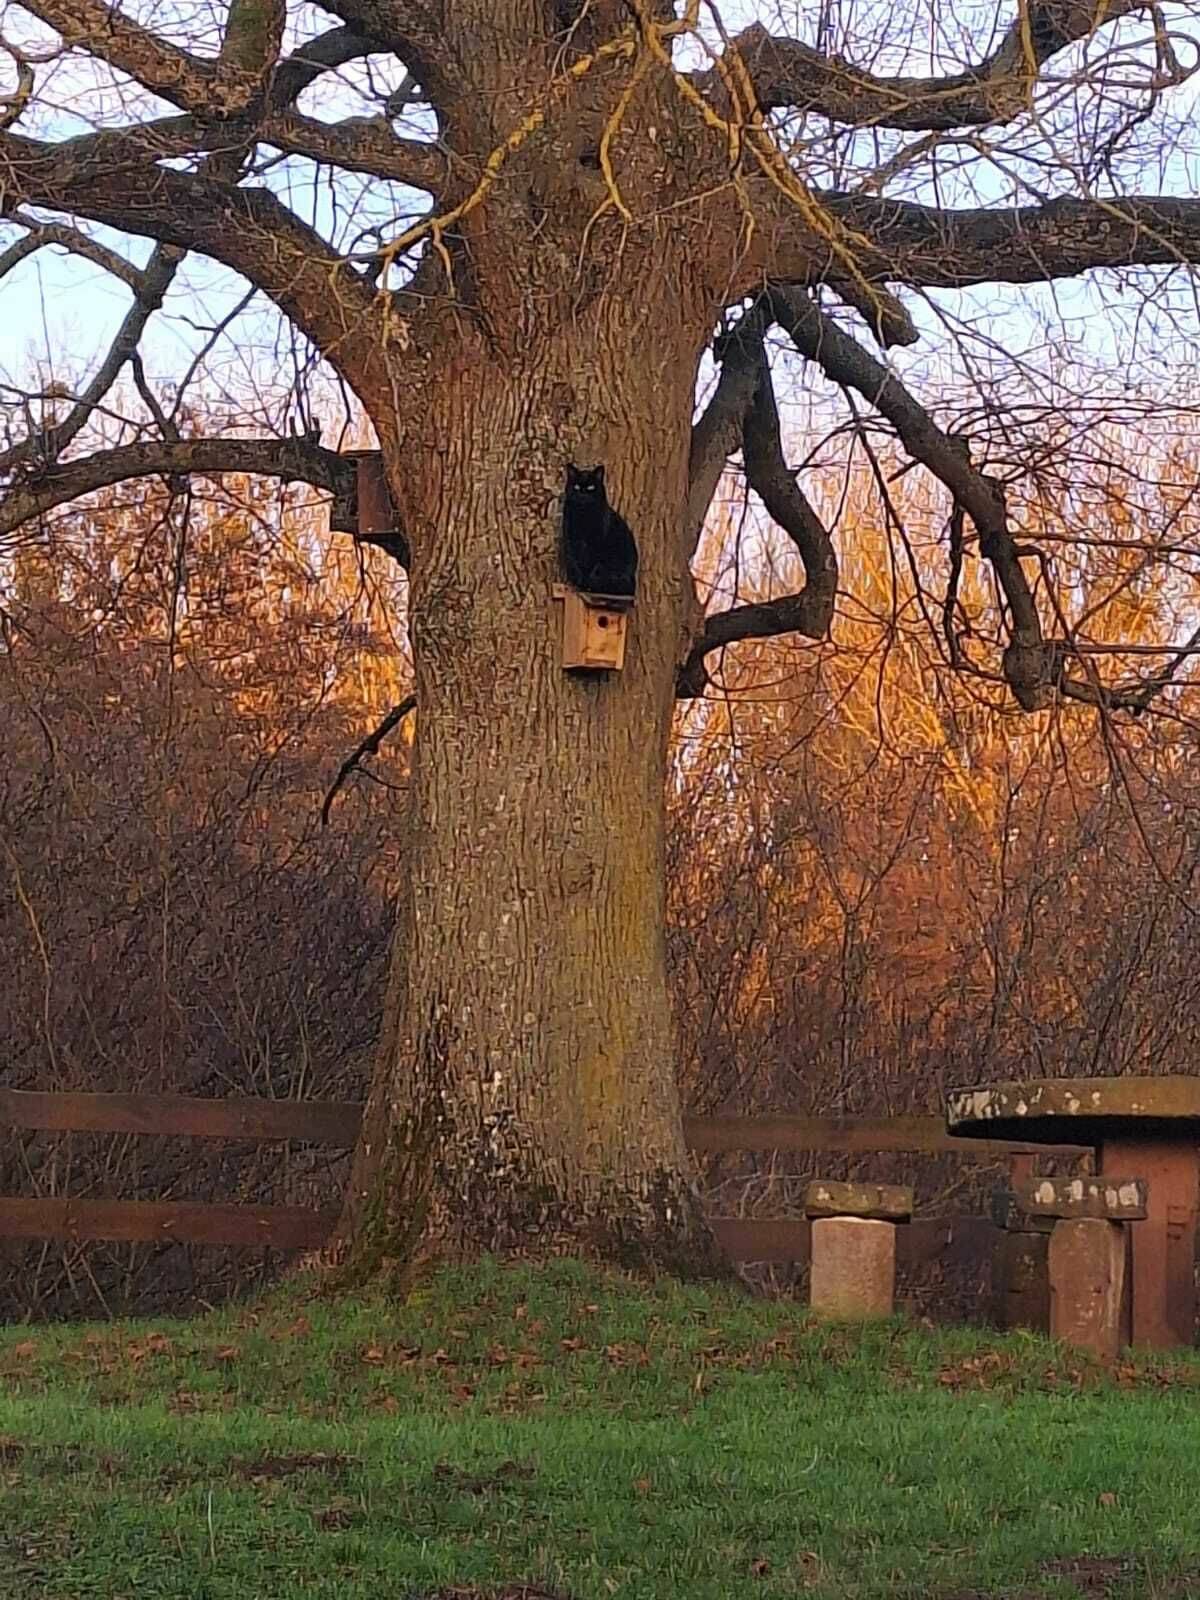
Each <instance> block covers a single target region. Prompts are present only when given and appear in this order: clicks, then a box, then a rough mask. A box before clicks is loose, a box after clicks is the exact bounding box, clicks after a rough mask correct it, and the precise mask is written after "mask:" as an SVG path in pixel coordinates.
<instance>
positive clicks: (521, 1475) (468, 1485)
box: [433, 1461, 537, 1595]
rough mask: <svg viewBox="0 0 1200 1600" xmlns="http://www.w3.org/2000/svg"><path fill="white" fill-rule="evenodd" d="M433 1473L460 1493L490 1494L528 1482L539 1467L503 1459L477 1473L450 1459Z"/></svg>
mask: <svg viewBox="0 0 1200 1600" xmlns="http://www.w3.org/2000/svg"><path fill="white" fill-rule="evenodd" d="M433 1475H434V1477H435V1478H438V1479H440V1480H441V1481H443V1482H444V1483H447V1484H450V1485H452V1486H453V1487H454V1488H455V1489H457V1490H458V1492H459V1493H460V1494H489V1493H491V1491H492V1490H493V1489H503V1488H506V1487H507V1486H508V1485H509V1484H512V1483H528V1482H529V1481H530V1480H531V1479H532V1478H535V1477H536V1476H537V1469H536V1468H535V1467H534V1466H532V1465H531V1464H530V1463H529V1462H528V1461H502V1462H501V1463H500V1465H499V1466H498V1467H494V1468H493V1469H492V1471H491V1472H486V1473H482V1474H478V1475H476V1474H472V1473H468V1472H461V1471H460V1470H459V1469H458V1468H457V1467H456V1466H453V1465H452V1464H451V1463H450V1462H448V1461H439V1462H438V1464H437V1465H436V1466H435V1467H434V1469H433ZM467 1592H468V1593H469V1592H470V1591H467ZM530 1594H531V1595H532V1594H533V1591H532V1590H530Z"/></svg>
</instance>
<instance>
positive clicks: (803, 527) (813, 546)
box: [676, 312, 838, 696]
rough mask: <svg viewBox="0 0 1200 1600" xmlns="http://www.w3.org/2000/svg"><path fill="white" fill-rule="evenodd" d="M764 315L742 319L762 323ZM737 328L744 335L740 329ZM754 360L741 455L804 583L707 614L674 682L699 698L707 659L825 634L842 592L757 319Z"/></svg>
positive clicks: (747, 338) (744, 349) (750, 342)
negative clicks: (800, 479)
mask: <svg viewBox="0 0 1200 1600" xmlns="http://www.w3.org/2000/svg"><path fill="white" fill-rule="evenodd" d="M758 316H759V313H757V312H752V313H751V314H750V317H749V318H747V319H745V320H746V321H750V320H751V319H755V320H756V321H757V319H758ZM737 332H738V333H739V334H740V333H741V329H740V328H739V329H738V330H737ZM747 354H749V355H750V358H751V359H752V360H753V362H754V365H755V368H756V370H757V377H758V381H757V383H756V385H755V388H754V393H753V398H752V400H751V402H750V405H749V407H748V408H747V409H746V410H745V411H744V412H743V419H742V460H743V463H744V465H745V468H746V477H747V479H748V481H749V483H750V486H751V488H752V489H753V490H754V491H755V493H756V494H757V495H758V497H759V499H760V500H761V501H762V503H763V505H764V506H765V507H766V509H767V512H768V514H769V515H770V517H771V518H772V520H773V521H774V522H776V523H777V524H778V525H779V527H781V528H782V529H783V531H784V532H785V533H786V534H787V535H788V537H789V538H790V539H791V541H792V543H793V544H794V545H795V546H796V549H797V551H798V552H799V555H800V559H801V561H802V562H803V563H804V576H805V585H804V588H803V589H802V590H800V592H799V593H798V594H790V595H784V596H781V597H780V598H779V599H776V600H770V601H766V602H764V603H762V604H760V605H748V606H736V607H734V608H732V609H731V610H728V611H719V612H717V613H716V614H715V615H713V616H710V617H708V618H706V620H705V624H704V628H703V630H702V632H701V634H700V637H699V639H697V641H696V643H695V644H694V645H693V647H692V649H691V651H690V653H689V655H688V657H687V660H686V661H685V662H684V664H683V666H682V667H681V669H680V671H679V675H678V678H677V680H676V693H677V694H679V695H681V696H695V695H698V694H700V693H702V692H703V689H704V685H705V683H706V682H707V680H708V673H707V669H706V667H705V664H704V663H705V657H706V656H708V655H709V654H710V653H711V652H712V651H714V650H718V649H720V648H721V647H722V646H723V645H727V644H732V643H734V642H735V641H737V640H739V639H761V638H770V637H773V636H774V635H776V634H780V633H802V634H804V635H805V636H806V637H807V638H810V639H825V638H828V636H829V628H830V625H831V623H832V621H833V607H834V602H835V600H836V598H837V583H838V565H837V556H836V555H835V553H834V548H833V541H832V540H831V539H830V537H829V534H828V531H827V530H826V528H825V525H824V523H823V522H822V521H821V519H820V517H818V515H817V513H816V512H815V511H814V510H813V507H812V506H811V504H810V503H809V501H808V499H807V497H806V496H805V495H804V493H803V492H802V490H801V489H800V486H799V484H797V482H796V477H795V474H794V473H793V472H792V471H791V469H790V468H789V467H788V464H787V461H786V459H785V457H784V454H783V441H782V439H781V438H780V432H779V411H778V408H777V406H776V404H775V388H774V384H773V382H772V379H771V367H770V363H769V362H768V360H767V353H766V349H765V347H764V345H763V341H762V334H761V331H758V332H757V335H756V330H755V327H754V326H753V325H752V326H751V327H750V328H749V329H748V330H747V332H746V334H745V335H744V336H743V337H742V339H741V340H740V349H739V351H738V355H739V356H740V357H741V358H742V359H745V358H746V356H747Z"/></svg>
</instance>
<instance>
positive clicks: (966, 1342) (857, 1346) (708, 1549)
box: [0, 1264, 1200, 1600]
mask: <svg viewBox="0 0 1200 1600" xmlns="http://www.w3.org/2000/svg"><path fill="white" fill-rule="evenodd" d="M518 1583H527V1584H530V1585H535V1584H536V1585H540V1586H541V1587H540V1588H537V1589H533V1588H531V1589H529V1590H528V1591H522V1590H521V1589H519V1588H516V1587H514V1588H511V1589H510V1590H509V1593H510V1594H513V1595H519V1594H521V1593H523V1592H525V1593H528V1594H530V1595H533V1594H538V1595H540V1594H542V1593H543V1592H545V1593H547V1594H553V1595H554V1596H556V1597H557V1596H560V1595H561V1596H568V1597H570V1600H610V1597H612V1596H618V1597H627V1600H643V1597H650V1596H655V1597H660V1596H661V1597H664V1600H666V1597H671V1596H680V1597H687V1600H739V1597H741V1596H755V1597H758V1600H776V1597H782V1596H788V1597H797V1596H806V1597H810V1600H874V1597H882V1596H896V1597H899V1596H911V1597H913V1600H916V1597H918V1596H920V1597H922V1600H924V1597H927V1596H929V1597H933V1600H983V1597H985V1596H1005V1597H1020V1600H1027V1597H1028V1600H1033V1597H1034V1596H1037V1597H1042V1596H1045V1597H1049V1596H1078V1595H1083V1596H1086V1597H1088V1600H1098V1597H1101V1596H1109V1595H1111V1596H1120V1597H1122V1600H1124V1597H1129V1600H1133V1597H1135V1596H1136V1597H1138V1600H1142V1597H1152V1596H1156V1595H1158V1596H1164V1597H1166V1596H1170V1597H1172V1600H1176V1597H1182V1596H1190V1595H1196V1596H1200V1364H1198V1363H1196V1362H1190V1361H1184V1360H1166V1359H1162V1360H1157V1361H1144V1362H1137V1363H1132V1362H1131V1363H1130V1364H1129V1365H1128V1366H1124V1367H1121V1368H1119V1369H1117V1370H1116V1371H1115V1372H1112V1373H1103V1372H1100V1371H1098V1370H1096V1369H1094V1368H1091V1367H1089V1366H1088V1365H1087V1364H1086V1363H1084V1362H1081V1361H1079V1360H1077V1359H1075V1358H1072V1357H1070V1356H1067V1355H1065V1354H1064V1353H1063V1352H1062V1351H1060V1350H1057V1349H1055V1347H1053V1346H1051V1345H1049V1344H1047V1343H1044V1342H1041V1341H1037V1340H1033V1339H1029V1340H1022V1339H1012V1338H1010V1339H1006V1340H1000V1339H981V1338H980V1337H978V1336H976V1335H972V1334H968V1333H965V1332H964V1333H953V1334H940V1335H935V1334H932V1333H930V1332H927V1331H922V1330H920V1329H914V1328H911V1327H906V1326H903V1325H901V1324H899V1323H895V1324H887V1325H884V1326H881V1327H877V1328H875V1329H872V1330H870V1331H867V1332H856V1331H852V1330H846V1329H837V1328H817V1327H813V1326H811V1325H809V1324H807V1323H806V1322H805V1320H804V1319H803V1317H802V1316H801V1315H800V1314H799V1313H798V1312H797V1310H796V1309H795V1308H794V1307H790V1306H786V1305H780V1304H777V1303H776V1304H772V1303H752V1302H748V1301H744V1300H741V1299H738V1298H737V1297H736V1296H735V1295H734V1294H732V1293H727V1292H720V1293H709V1292H702V1291H698V1290H683V1289H679V1288H675V1287H666V1286H664V1287H662V1288H659V1289H655V1290H651V1291H647V1290H642V1289H637V1288H633V1287H631V1286H630V1285H628V1284H627V1283H625V1282H624V1281H623V1280H620V1279H618V1278H615V1277H604V1276H601V1275H598V1274H595V1273H592V1272H590V1271H588V1270H586V1269H584V1268H582V1267H578V1266H575V1265H571V1264H562V1265H558V1266H555V1267H553V1268H550V1269H542V1270H539V1271H536V1272H535V1271H526V1270H517V1269H505V1268H500V1267H498V1266H494V1265H485V1266H483V1267H481V1268H478V1269H475V1270H473V1271H472V1272H470V1273H462V1274H456V1275H447V1276H444V1277H442V1278H440V1279H438V1280H437V1281H436V1282H435V1283H434V1284H433V1285H432V1286H431V1287H430V1288H429V1289H428V1290H426V1291H425V1292H423V1293H422V1294H421V1295H419V1296H417V1297H415V1298H414V1299H413V1300H412V1301H411V1302H410V1303H409V1304H408V1305H406V1306H404V1307H400V1308H397V1307H389V1306H387V1305H385V1304H382V1303H376V1302H370V1301H359V1302H355V1303H351V1304H343V1305H338V1306H335V1305H331V1304H328V1303H325V1302H322V1301H309V1300H307V1299H305V1298H304V1297H303V1296H302V1294H301V1293H300V1292H299V1291H297V1290H293V1291H291V1292H289V1294H287V1295H284V1296H280V1295H276V1296H273V1297H272V1298H271V1299H269V1300H265V1301H263V1302H262V1303H260V1304H258V1305H256V1306H253V1307H249V1308H247V1307H242V1308H238V1309H236V1310H233V1311H230V1312H226V1313H222V1314H220V1315H214V1316H212V1317H209V1318H206V1319H203V1320H200V1321H197V1322H191V1323H179V1324H170V1323H154V1324H149V1323H145V1324H134V1323H123V1324H117V1325H105V1326H95V1327H90V1328H81V1327H67V1328H61V1329H54V1330H41V1329H38V1330H24V1329H10V1330H7V1331H5V1332H0V1593H2V1594H3V1595H4V1597H5V1600H31V1597H33V1596H36V1597H38V1600H74V1597H77V1596H95V1597H101V1596H102V1597H104V1600H117V1597H126V1596H128V1597H129V1600H133V1597H134V1596H136V1597H137V1600H235V1597H236V1600H293V1597H299V1596H315V1595H322V1596H336V1597H337V1600H360V1597H361V1600H367V1597H370V1600H407V1597H409V1596H413V1597H416V1596H420V1597H422V1600H424V1597H425V1596H429V1595H438V1596H439V1597H440V1596H441V1595H442V1594H444V1593H446V1592H447V1591H449V1592H454V1593H457V1592H459V1591H458V1590H457V1589H456V1588H455V1587H454V1586H460V1585H461V1586H464V1590H465V1592H466V1593H470V1594H473V1593H474V1592H475V1591H474V1589H473V1588H472V1587H471V1586H473V1585H479V1586H480V1588H481V1589H482V1590H483V1591H484V1592H485V1593H487V1592H490V1589H489V1586H491V1585H502V1584H509V1585H517V1584H518Z"/></svg>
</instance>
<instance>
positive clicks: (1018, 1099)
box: [946, 1077, 1200, 1348]
mask: <svg viewBox="0 0 1200 1600" xmlns="http://www.w3.org/2000/svg"><path fill="white" fill-rule="evenodd" d="M946 1127H947V1130H948V1131H949V1132H950V1133H952V1134H955V1135H957V1136H958V1137H960V1138H966V1139H970V1138H978V1139H1019V1140H1022V1141H1024V1142H1025V1143H1027V1144H1064V1143H1068V1144H1081V1145H1089V1144H1090V1145H1093V1146H1094V1147H1095V1149H1096V1151H1097V1168H1098V1171H1099V1172H1100V1174H1101V1176H1104V1177H1114V1178H1144V1179H1145V1180H1146V1182H1147V1183H1148V1184H1149V1188H1150V1192H1149V1200H1148V1209H1147V1216H1146V1220H1145V1221H1144V1222H1138V1223H1135V1224H1134V1225H1133V1227H1132V1228H1131V1230H1130V1245H1129V1248H1130V1281H1131V1288H1132V1297H1131V1307H1130V1318H1131V1320H1130V1334H1131V1339H1132V1342H1133V1343H1134V1344H1143V1345H1154V1346H1158V1347H1159V1348H1165V1347H1169V1346H1172V1345H1190V1344H1192V1343H1193V1342H1194V1339H1195V1323H1196V1288H1195V1260H1196V1221H1197V1209H1198V1207H1200V1077H1197V1078H1189V1077H1126V1078H1032V1079H1029V1080H1027V1081H1025V1082H1020V1083H993V1084H985V1085H981V1086H980V1087H979V1088H975V1089H953V1090H951V1091H950V1093H949V1094H948V1095H947V1096H946Z"/></svg>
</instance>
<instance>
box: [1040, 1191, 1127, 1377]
mask: <svg viewBox="0 0 1200 1600" xmlns="http://www.w3.org/2000/svg"><path fill="white" fill-rule="evenodd" d="M1049 1268H1050V1333H1051V1336H1052V1337H1053V1338H1055V1339H1062V1340H1063V1341H1064V1343H1066V1344H1072V1345H1076V1346H1078V1348H1079V1349H1081V1350H1089V1351H1091V1353H1092V1354H1093V1355H1096V1356H1099V1357H1100V1358H1101V1359H1102V1360H1106V1361H1111V1360H1112V1359H1113V1357H1115V1356H1116V1354H1117V1352H1118V1350H1119V1349H1120V1347H1121V1308H1122V1301H1123V1297H1124V1288H1125V1233H1124V1229H1123V1228H1122V1226H1121V1224H1120V1223H1119V1222H1105V1221H1103V1220H1102V1219H1100V1218H1096V1217H1079V1218H1075V1219H1071V1220H1068V1221H1063V1222H1057V1223H1055V1225H1054V1232H1053V1233H1052V1234H1051V1235H1050V1249H1049Z"/></svg>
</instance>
